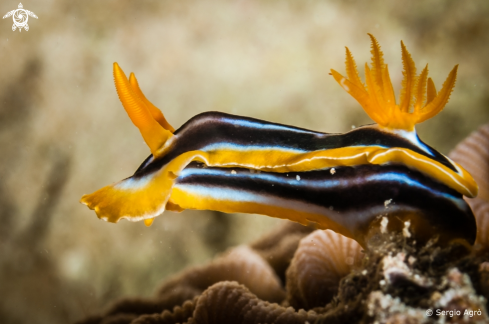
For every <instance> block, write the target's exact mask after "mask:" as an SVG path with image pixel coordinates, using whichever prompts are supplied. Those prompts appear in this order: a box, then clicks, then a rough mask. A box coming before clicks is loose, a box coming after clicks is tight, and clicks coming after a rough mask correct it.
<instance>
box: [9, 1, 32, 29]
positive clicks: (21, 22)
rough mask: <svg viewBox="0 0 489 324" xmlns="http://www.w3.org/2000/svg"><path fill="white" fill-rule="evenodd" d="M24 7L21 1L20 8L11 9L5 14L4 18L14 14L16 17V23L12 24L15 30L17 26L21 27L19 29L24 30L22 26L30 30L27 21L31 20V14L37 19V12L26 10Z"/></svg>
mask: <svg viewBox="0 0 489 324" xmlns="http://www.w3.org/2000/svg"><path fill="white" fill-rule="evenodd" d="M23 8H24V7H23V6H22V3H19V9H15V10H12V11H9V12H7V14H6V15H5V16H3V19H5V18H8V17H10V16H13V19H14V24H13V25H12V30H13V31H15V30H16V29H17V28H19V31H22V28H24V29H25V30H26V31H28V30H29V25H27V21H28V20H29V16H31V17H33V18H36V19H37V16H36V14H35V13H33V12H32V11H29V10H25V9H23Z"/></svg>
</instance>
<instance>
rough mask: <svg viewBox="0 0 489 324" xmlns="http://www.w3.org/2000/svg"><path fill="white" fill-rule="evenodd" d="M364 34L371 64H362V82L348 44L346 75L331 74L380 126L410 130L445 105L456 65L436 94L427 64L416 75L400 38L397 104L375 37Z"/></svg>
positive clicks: (388, 128)
mask: <svg viewBox="0 0 489 324" xmlns="http://www.w3.org/2000/svg"><path fill="white" fill-rule="evenodd" d="M368 35H369V36H370V39H371V41H372V50H371V53H372V63H371V66H372V67H371V68H370V67H369V66H368V64H367V63H365V79H366V85H364V84H363V83H362V81H361V80H360V77H359V75H358V70H357V66H356V63H355V60H354V59H353V56H352V54H351V52H350V50H349V49H348V47H347V48H346V75H347V78H345V77H344V76H342V75H341V74H340V73H338V72H337V71H335V70H333V69H332V70H331V74H332V75H333V77H334V78H335V80H336V81H337V82H338V83H339V84H340V85H341V87H342V88H343V89H344V90H346V92H348V93H349V94H350V95H351V96H353V97H354V98H355V99H356V100H357V101H358V102H359V103H360V105H361V106H362V107H363V109H364V110H365V112H366V113H367V114H368V115H369V117H370V118H372V119H373V120H374V121H375V122H376V123H377V124H379V125H380V126H381V127H383V128H385V129H386V130H405V131H413V130H414V126H415V125H416V124H419V123H422V122H423V121H425V120H427V119H429V118H431V117H433V116H435V115H436V114H438V113H439V112H440V111H441V110H442V109H443V108H444V107H445V105H446V104H447V102H448V99H449V98H450V94H451V92H452V90H453V87H454V86H455V80H456V77H457V68H458V65H455V67H454V68H453V69H452V71H451V72H450V73H449V75H448V78H447V79H446V80H445V82H444V83H443V87H442V89H441V91H440V92H439V93H438V94H437V93H436V88H435V85H434V83H433V80H432V79H431V78H428V66H426V67H425V68H424V69H423V70H422V71H421V73H420V74H419V75H416V66H415V64H414V61H413V59H412V58H411V54H409V52H408V51H407V49H406V47H405V46H404V43H403V42H402V41H401V50H402V62H403V67H404V70H403V75H404V80H403V81H402V89H401V96H400V103H399V104H396V98H395V95H394V88H393V87H392V82H391V80H390V76H389V69H388V66H387V64H385V63H384V54H383V53H382V51H381V50H380V46H379V43H378V42H377V40H376V39H375V37H374V36H372V35H371V34H368Z"/></svg>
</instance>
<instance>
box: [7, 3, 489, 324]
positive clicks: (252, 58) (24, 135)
mask: <svg viewBox="0 0 489 324" xmlns="http://www.w3.org/2000/svg"><path fill="white" fill-rule="evenodd" d="M17 1H18V0H17ZM17 1H11V0H5V1H2V2H0V13H2V16H3V15H4V14H5V13H7V12H9V11H11V10H13V9H17V6H18V2H17ZM23 5H24V9H28V10H30V11H32V12H34V13H35V14H36V15H37V16H38V17H39V19H34V18H29V21H28V23H29V26H30V29H29V31H28V32H26V31H25V30H23V31H22V32H18V31H15V32H13V31H12V29H11V27H12V23H13V22H12V18H11V17H9V18H6V19H3V20H1V21H0V321H1V322H2V323H31V324H35V323H69V322H73V321H76V320H78V319H80V318H82V317H84V316H86V315H89V314H92V313H95V312H98V311H101V310H102V309H103V307H104V306H106V305H107V303H108V302H109V301H110V300H113V299H115V298H118V297H120V296H135V295H138V296H150V295H151V294H152V293H153V292H154V290H155V289H156V287H157V286H158V284H159V283H160V282H161V281H162V280H164V279H165V278H166V277H168V276H169V275H171V274H173V273H175V272H177V271H179V270H181V269H182V268H184V267H186V266H189V265H196V264H202V263H204V262H206V261H207V260H209V259H211V258H212V257H213V256H215V255H216V254H217V253H220V252H222V251H223V250H225V249H226V248H228V247H230V246H233V245H238V244H243V243H247V242H250V241H251V240H253V239H255V238H257V237H259V236H260V235H261V234H262V233H264V232H266V231H268V230H270V229H271V228H273V227H276V226H278V225H279V223H280V222H283V221H280V220H275V219H272V218H268V217H264V216H259V215H227V214H221V213H216V212H209V211H185V212H183V213H180V214H177V213H171V212H166V213H164V214H163V215H162V216H160V217H158V218H156V220H155V222H154V224H153V226H151V227H149V228H146V227H145V226H144V224H143V223H142V222H139V223H130V222H127V221H121V222H120V223H118V224H110V223H105V222H103V221H100V220H98V219H97V217H96V215H95V213H94V212H93V211H90V210H89V209H88V208H86V207H85V206H83V205H81V204H79V203H78V201H79V199H80V197H81V196H82V195H83V194H86V193H91V192H93V191H95V190H96V189H99V188H101V187H103V186H105V185H107V184H110V183H112V182H115V181H118V180H121V179H123V178H125V177H128V176H130V175H131V174H132V173H133V172H134V171H135V170H136V168H137V167H138V166H139V164H140V163H141V162H142V161H143V160H144V159H145V158H146V156H147V155H148V154H149V149H148V147H147V146H146V145H145V144H144V142H143V139H142V138H141V136H140V134H139V132H138V130H137V129H136V127H134V126H133V125H132V124H131V121H130V120H129V118H128V117H127V116H126V113H125V111H124V110H123V108H122V106H121V104H120V102H119V100H118V98H117V94H116V91H115V88H114V85H113V79H112V63H113V62H118V63H119V64H120V66H121V67H122V68H123V69H124V70H125V72H126V73H127V74H129V72H131V71H133V72H135V73H136V76H137V77H138V80H139V84H140V86H141V88H142V90H143V92H144V93H145V94H146V96H147V97H148V99H149V100H151V101H152V102H153V103H154V104H155V105H156V106H158V107H160V109H161V110H162V111H163V112H164V114H165V115H166V117H167V119H168V120H169V122H170V123H171V124H172V125H173V126H174V127H175V128H178V127H179V126H180V125H181V124H182V123H184V122H185V121H186V120H188V119H189V118H190V117H192V116H194V115H196V114H198V113H200V112H204V111H208V110H218V111H223V112H228V113H232V114H237V115H244V116H250V117H255V118H260V119H265V120H269V121H273V122H278V123H284V124H289V125H295V126H299V127H304V128H310V129H314V130H318V131H324V132H345V131H348V130H349V129H351V128H352V126H355V125H362V124H366V123H371V121H370V120H369V118H368V117H367V115H366V114H365V113H364V112H363V110H362V109H361V107H360V106H359V105H358V104H357V103H356V101H355V100H354V99H352V98H350V97H349V95H348V94H347V93H345V92H344V91H343V90H342V89H341V88H340V87H339V86H338V84H337V83H336V82H335V81H334V80H333V78H332V77H331V76H329V75H328V73H329V69H331V68H334V69H337V70H338V71H340V72H341V73H343V72H344V71H345V70H344V54H345V50H344V46H348V47H349V48H350V50H351V51H352V52H353V54H354V56H355V58H356V60H357V63H358V65H359V66H360V67H363V64H364V62H366V61H369V60H370V50H369V46H370V45H369V38H368V36H367V33H372V34H374V35H375V36H376V37H377V39H378V41H379V42H380V44H381V46H382V49H383V51H384V54H385V59H386V63H388V64H389V70H390V72H391V78H392V81H393V83H394V87H395V90H396V92H397V93H399V88H400V84H401V78H402V74H401V70H402V65H401V51H400V44H399V41H400V40H401V39H402V40H403V41H404V43H405V44H406V46H407V47H408V49H409V50H410V52H411V54H412V56H413V59H414V60H415V62H416V63H417V67H418V71H420V70H421V68H422V67H423V66H424V65H425V64H426V63H428V62H429V68H430V75H431V76H432V78H433V79H434V81H435V84H436V85H437V88H438V89H440V88H441V85H442V83H443V81H444V80H445V78H446V77H447V75H448V72H449V71H450V70H451V69H452V68H453V66H454V65H455V64H460V67H459V76H458V80H457V85H456V87H455V91H454V92H453V94H452V97H451V99H450V102H449V104H448V105H447V107H446V108H445V110H444V111H443V112H442V113H441V114H440V115H438V116H437V117H436V118H434V119H433V120H430V121H427V122H425V123H424V124H422V125H419V126H418V132H419V134H420V137H421V138H422V139H423V140H424V141H425V142H427V143H429V144H431V145H432V146H434V147H436V148H438V149H439V150H440V151H441V152H442V153H445V154H447V153H448V152H449V151H450V149H451V148H453V146H454V145H455V144H456V143H457V142H459V141H460V140H461V139H463V138H464V137H465V136H467V135H468V134H469V133H470V132H471V131H473V130H475V129H476V128H477V127H478V126H480V125H482V124H484V123H486V122H487V121H488V120H489V109H488V108H489V60H488V59H487V58H488V57H489V2H488V1H487V0H479V1H457V0H424V1H404V0H402V1H397V0H395V1H394V0H393V1H380V0H378V1H352V0H341V1H340V0H330V1H326V0H323V1H313V0H309V1H304V0H297V1H282V0H270V1H255V0H253V1H249V0H238V1H229V0H228V1H224V0H222V1H221V0H212V1H210V0H209V1H199V0H183V1H144V0H143V1H127V0H117V1H116V0H109V1H103V2H102V1H94V0H85V1H68V0H42V1H28V2H23ZM361 70H363V68H362V69H361ZM360 73H361V75H362V77H363V72H362V71H361V72H360Z"/></svg>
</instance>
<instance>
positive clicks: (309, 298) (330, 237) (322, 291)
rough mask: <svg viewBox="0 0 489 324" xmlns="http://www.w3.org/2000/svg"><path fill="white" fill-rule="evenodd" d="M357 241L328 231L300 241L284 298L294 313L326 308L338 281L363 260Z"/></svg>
mask: <svg viewBox="0 0 489 324" xmlns="http://www.w3.org/2000/svg"><path fill="white" fill-rule="evenodd" d="M362 257H363V254H362V253H361V246H360V244H358V243H357V241H355V240H353V239H350V238H348V237H346V236H343V235H341V234H338V233H335V232H333V231H331V230H325V231H323V230H317V231H315V232H313V233H312V234H310V235H308V236H306V237H305V238H303V239H302V240H301V241H300V243H299V247H298V248H297V250H296V252H295V254H294V257H293V259H292V261H291V263H290V267H289V269H288V270H287V298H288V301H289V303H290V305H291V306H293V307H294V308H296V309H299V308H305V309H311V308H314V307H320V306H324V305H326V304H328V303H329V302H330V301H331V299H332V298H333V297H334V296H336V294H337V292H338V287H339V283H340V280H341V279H342V278H343V277H345V276H346V275H348V274H349V273H350V271H351V270H352V268H353V266H355V265H358V264H359V262H360V260H361V259H362Z"/></svg>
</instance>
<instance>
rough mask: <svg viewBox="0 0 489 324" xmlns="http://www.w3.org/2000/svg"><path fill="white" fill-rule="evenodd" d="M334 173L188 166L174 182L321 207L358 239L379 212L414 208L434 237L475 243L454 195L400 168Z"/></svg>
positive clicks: (469, 219)
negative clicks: (386, 205) (445, 236)
mask: <svg viewBox="0 0 489 324" xmlns="http://www.w3.org/2000/svg"><path fill="white" fill-rule="evenodd" d="M231 170H234V171H235V172H236V174H233V173H231ZM335 171H336V172H335V173H334V174H331V173H330V171H328V170H325V171H310V172H299V173H295V172H291V173H270V172H261V173H251V172H250V170H248V169H239V168H233V169H229V168H208V167H205V168H203V167H202V164H200V163H191V164H190V165H189V166H187V168H185V170H184V171H183V172H182V174H181V175H180V176H179V177H178V178H177V179H176V184H177V185H178V184H181V185H193V186H199V187H205V190H206V191H208V192H211V191H212V190H214V189H223V190H231V191H235V192H237V193H253V194H259V195H260V196H261V197H265V198H267V197H268V198H270V199H272V198H273V197H279V198H283V199H287V200H292V201H298V202H303V203H307V204H311V205H315V206H319V207H324V208H326V210H327V211H328V212H327V214H325V217H328V218H329V219H331V220H333V221H334V222H335V223H337V224H340V225H342V226H343V227H345V228H347V229H348V230H349V231H350V232H351V233H354V235H355V236H356V239H357V240H359V241H361V240H362V239H363V237H364V236H365V234H366V231H367V230H368V228H369V225H370V223H371V222H372V221H374V220H375V219H376V218H377V216H379V214H380V213H383V212H384V211H385V212H386V213H387V214H388V213H389V211H390V210H392V211H395V210H397V211H409V210H412V211H413V212H414V213H416V214H420V215H422V217H423V218H424V219H425V220H426V221H427V222H429V223H430V224H431V227H432V228H435V229H436V230H437V231H439V232H437V233H438V234H440V235H444V233H448V234H447V235H449V237H450V238H453V237H460V238H464V239H466V240H468V241H469V242H470V243H473V242H474V240H475V235H476V225H475V219H474V216H473V214H472V211H471V209H470V208H469V206H468V205H467V204H466V203H465V201H464V200H463V198H462V195H461V194H459V193H458V192H457V191H455V190H453V189H450V188H448V187H447V186H445V185H443V184H441V183H439V182H436V181H434V180H432V179H431V178H429V177H427V176H425V175H423V174H421V173H419V172H416V171H413V170H410V169H408V168H406V167H404V166H399V165H397V166H396V165H388V166H382V167H381V166H378V165H361V166H356V167H339V168H335ZM296 176H299V177H300V180H297V178H296ZM389 199H392V204H391V205H390V207H389V208H387V209H385V207H384V202H385V201H386V200H389ZM330 208H331V209H330ZM329 210H332V212H329ZM430 234H431V236H433V235H434V234H436V233H434V232H431V233H430Z"/></svg>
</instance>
